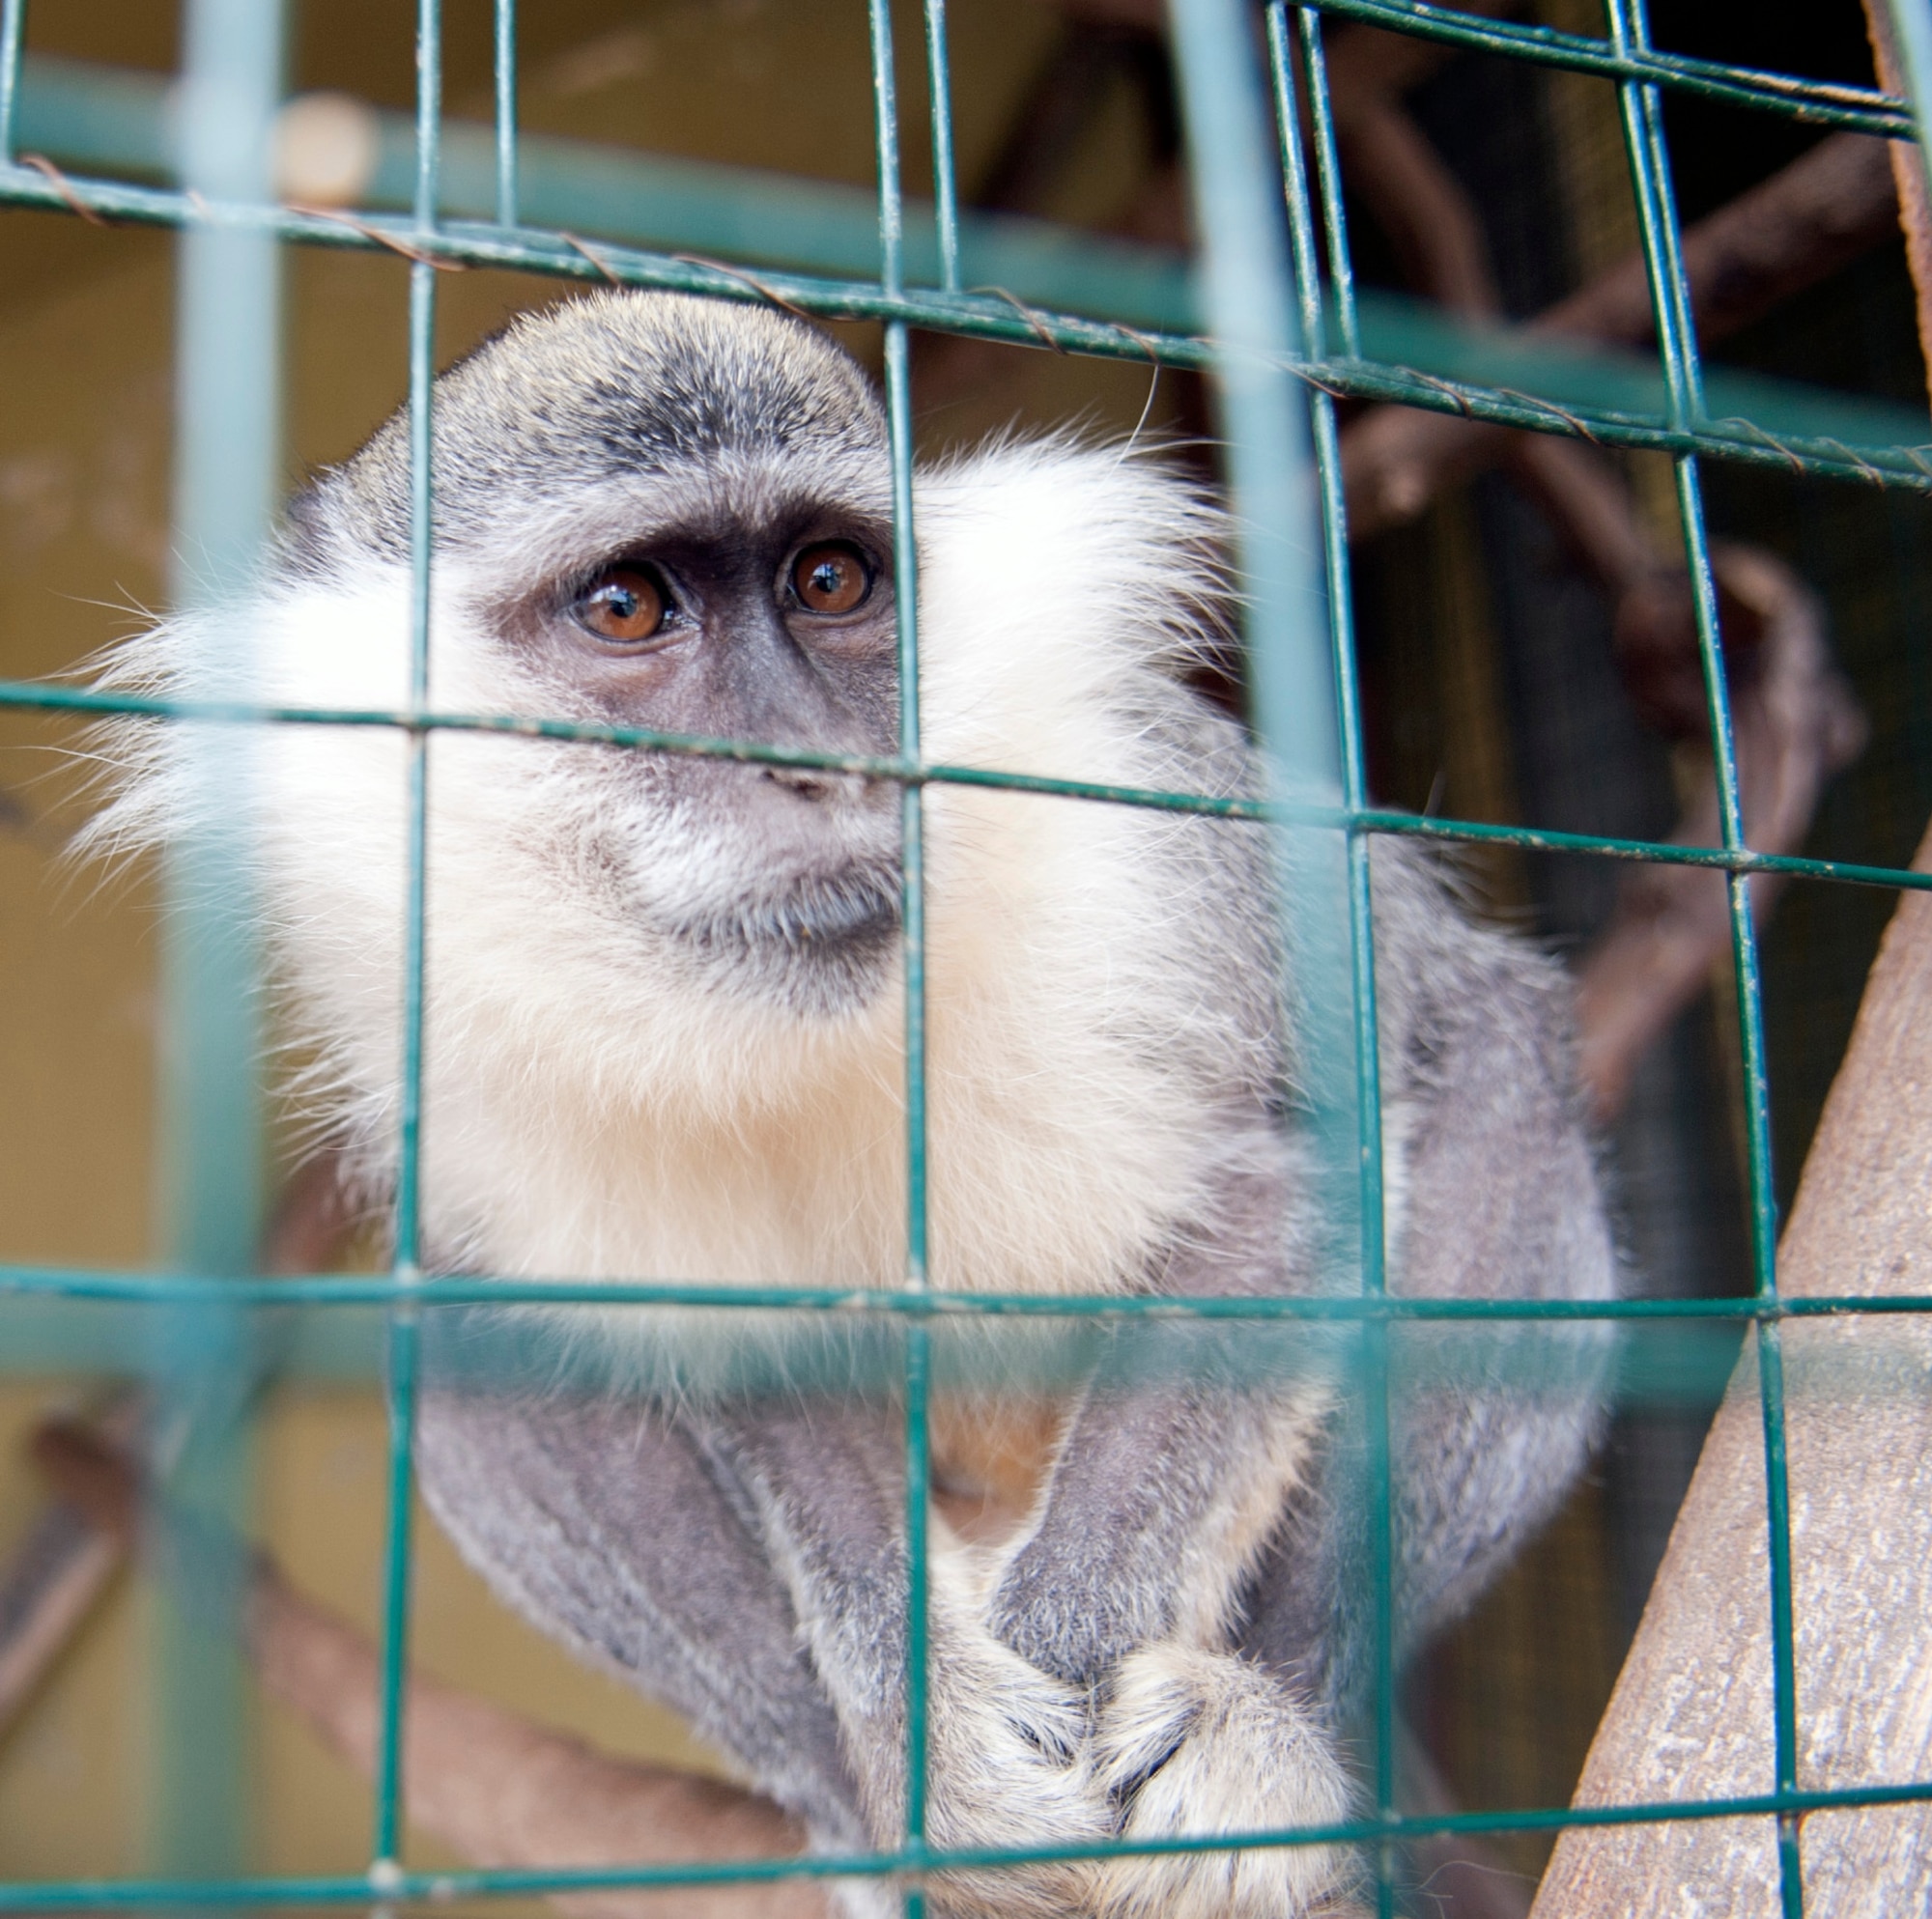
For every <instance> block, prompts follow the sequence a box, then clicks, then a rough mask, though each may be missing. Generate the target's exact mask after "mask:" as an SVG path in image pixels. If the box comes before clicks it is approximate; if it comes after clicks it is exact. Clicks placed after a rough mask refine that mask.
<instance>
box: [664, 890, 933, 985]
mask: <svg viewBox="0 0 1932 1919" xmlns="http://www.w3.org/2000/svg"><path fill="white" fill-rule="evenodd" d="M899 887H900V880H899V873H898V868H897V867H896V866H881V867H870V866H855V867H849V868H847V869H845V870H844V871H842V872H839V873H837V874H833V875H829V876H828V875H823V874H805V875H801V876H799V877H797V878H795V879H792V880H789V881H787V882H785V883H783V884H782V885H780V886H778V887H774V888H770V889H766V890H763V891H761V892H758V893H756V894H754V895H753V896H751V897H750V898H746V899H743V900H740V901H736V902H734V903H733V904H732V905H731V906H730V907H728V908H726V909H725V910H724V911H722V912H717V913H710V914H705V915H701V916H696V917H690V918H686V919H682V920H680V921H679V922H678V924H677V926H676V928H675V931H676V932H677V935H678V937H679V938H680V939H681V940H682V941H684V942H685V944H686V945H689V946H690V947H692V948H693V949H695V950H696V952H697V953H699V954H700V955H702V956H703V957H704V958H705V959H706V960H707V961H709V962H712V963H714V964H718V963H723V964H724V965H725V966H726V967H728V968H730V969H731V971H732V972H733V973H734V974H738V975H740V976H741V978H745V983H749V984H752V985H753V986H754V987H755V988H757V989H758V990H760V991H761V992H765V993H773V992H776V994H777V995H778V997H781V998H783V999H786V1000H789V1001H794V1002H802V1003H805V1004H809V1005H810V1006H811V1007H812V1008H814V1009H816V1010H820V1011H842V1010H847V1009H849V1008H850V1007H851V1006H853V1005H855V1004H857V1003H859V1002H861V1001H862V1000H864V999H865V998H867V996H868V994H869V992H870V990H871V988H872V987H873V986H874V985H876V983H877V981H878V978H879V976H880V974H881V973H882V971H883V968H884V966H885V963H886V961H887V960H888V959H889V958H890V957H891V954H892V951H893V947H894V945H895V943H896V941H897V938H898V930H899ZM747 976H748V977H747Z"/></svg>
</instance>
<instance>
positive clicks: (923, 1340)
mask: <svg viewBox="0 0 1932 1919" xmlns="http://www.w3.org/2000/svg"><path fill="white" fill-rule="evenodd" d="M869 9H870V22H871V39H872V100H873V110H874V131H875V136H876V140H877V147H878V168H879V262H880V281H881V284H882V286H883V287H884V289H885V291H886V292H887V293H888V294H899V293H903V292H904V291H905V277H904V275H905V264H904V230H905V205H904V194H903V187H902V184H901V182H900V177H899V132H898V88H897V83H896V76H895V69H894V62H893V18H892V6H891V0H869ZM936 138H937V118H936V117H935V139H936ZM943 243H944V242H943V240H942V244H943ZM954 243H955V248H956V237H955V242H954ZM955 270H956V269H955ZM908 360H909V353H908V345H907V339H906V327H905V323H904V322H903V321H901V320H891V321H888V322H887V323H886V421H887V432H888V436H889V439H890V445H891V452H892V466H893V573H894V579H895V589H896V599H895V604H896V607H897V614H898V641H899V751H900V753H901V755H902V756H903V757H904V758H906V759H908V760H917V759H918V758H919V756H920V731H919V547H918V542H917V540H916V538H915V535H914V528H913V496H912V465H913V445H912V389H911V374H910V368H909V364H908ZM899 821H900V835H901V839H900V901H901V905H900V912H901V939H900V945H901V951H902V953H903V964H904V967H905V1144H906V1258H905V1285H906V1287H907V1289H908V1290H909V1291H913V1292H923V1291H924V1290H925V1286H926V1279H927V1248H926V1165H925V878H924V833H923V828H924V806H923V788H922V787H920V786H917V785H908V786H905V787H903V788H901V789H900V795H899ZM905 1340H906V1386H905V1393H906V1397H905V1449H906V1484H905V1501H906V1504H905V1530H906V1797H905V1849H906V1851H907V1853H908V1854H909V1855H910V1856H911V1857H912V1858H913V1859H914V1860H917V1859H919V1857H920V1856H921V1855H922V1854H923V1851H924V1848H925V1789H926V1614H927V1565H926V1554H927V1550H928V1541H927V1538H926V1496H927V1482H928V1480H929V1477H930V1473H929V1458H930V1452H931V1442H930V1420H929V1413H930V1407H929V1404H928V1395H929V1390H930V1380H931V1353H930V1334H929V1333H928V1332H927V1329H926V1326H925V1323H924V1321H923V1320H917V1319H916V1320H913V1321H912V1322H911V1323H910V1324H909V1325H908V1326H907V1328H906V1334H905ZM924 1909H925V1895H924V1892H923V1887H920V1886H917V1885H915V1886H912V1887H908V1889H907V1891H906V1893H905V1911H906V1914H907V1919H920V1915H921V1914H923V1911H924Z"/></svg>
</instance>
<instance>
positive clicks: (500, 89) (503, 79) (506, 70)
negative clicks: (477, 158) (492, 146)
mask: <svg viewBox="0 0 1932 1919" xmlns="http://www.w3.org/2000/svg"><path fill="white" fill-rule="evenodd" d="M516 224H517V0H497V225H498V226H499V227H513V226H515V225H516Z"/></svg>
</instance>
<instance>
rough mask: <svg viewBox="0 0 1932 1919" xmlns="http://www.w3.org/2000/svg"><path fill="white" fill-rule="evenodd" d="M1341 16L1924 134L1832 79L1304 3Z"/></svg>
mask: <svg viewBox="0 0 1932 1919" xmlns="http://www.w3.org/2000/svg"><path fill="white" fill-rule="evenodd" d="M1299 4H1304V5H1307V6H1310V7H1313V8H1314V9H1316V11H1318V12H1319V13H1323V14H1334V15H1335V16H1336V17H1337V18H1338V19H1349V20H1359V21H1362V22H1363V23H1364V24H1366V25H1372V26H1378V27H1385V28H1387V29H1388V30H1389V31H1390V32H1392V33H1400V34H1406V35H1408V36H1409V37H1410V38H1411V39H1415V40H1433V41H1436V42H1441V43H1443V44H1446V45H1450V46H1461V47H1466V48H1467V49H1469V50H1470V51H1471V52H1476V53H1495V54H1501V55H1503V56H1504V57H1505V58H1509V59H1516V60H1522V61H1527V62H1529V63H1530V64H1532V65H1535V66H1539V67H1561V68H1564V69H1566V70H1568V71H1571V72H1575V73H1596V74H1601V75H1603V76H1604V77H1605V79H1614V80H1640V81H1645V82H1647V83H1649V84H1650V85H1653V86H1659V87H1665V88H1668V89H1670V90H1672V91H1673V92H1677V93H1688V94H1696V95H1701V96H1702V97H1703V98H1705V99H1721V100H1726V101H1728V102H1730V103H1731V104H1733V105H1736V106H1747V107H1756V108H1759V109H1761V110H1763V111H1765V112H1768V113H1776V114H1779V115H1782V116H1783V117H1785V118H1787V119H1791V120H1802V121H1804V122H1806V123H1808V124H1810V125H1813V126H1821V127H1848V128H1850V129H1851V130H1853V131H1855V132H1859V133H1870V134H1873V135H1875V136H1876V137H1878V138H1879V139H1882V140H1911V141H1914V142H1917V140H1918V123H1917V122H1916V120H1915V119H1914V118H1913V113H1912V105H1911V102H1910V101H1909V100H1903V99H1898V98H1897V96H1896V95H1893V94H1888V93H1882V92H1880V91H1879V90H1878V89H1877V88H1875V87H1857V86H1847V85H1844V84H1842V83H1840V82H1838V81H1833V80H1803V79H1799V78H1798V77H1797V76H1796V75H1794V74H1790V73H1775V72H1769V71H1765V70H1764V69H1763V68H1758V67H1733V66H1730V65H1728V64H1726V63H1725V62H1723V61H1719V60H1698V59H1694V58H1692V57H1691V56H1690V55H1688V54H1683V53H1661V52H1658V51H1657V50H1656V49H1654V48H1646V49H1644V50H1643V51H1640V52H1639V51H1637V50H1635V49H1633V50H1632V51H1631V52H1629V53H1618V52H1617V51H1615V50H1614V49H1613V48H1612V47H1611V46H1610V44H1609V42H1607V41H1602V40H1594V39H1592V38H1590V37H1589V36H1588V35H1585V34H1573V33H1565V32H1563V31H1562V30H1561V29H1560V28H1556V27H1541V26H1526V25H1520V24H1519V23H1518V22H1516V21H1513V20H1495V19H1489V18H1485V17H1484V16H1483V15H1481V14H1463V13H1458V12H1456V11H1455V10H1453V9H1451V8H1448V7H1435V6H1430V5H1428V4H1426V0H1299Z"/></svg>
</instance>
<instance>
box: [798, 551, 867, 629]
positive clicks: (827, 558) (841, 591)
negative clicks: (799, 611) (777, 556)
mask: <svg viewBox="0 0 1932 1919" xmlns="http://www.w3.org/2000/svg"><path fill="white" fill-rule="evenodd" d="M791 590H792V592H793V593H794V594H795V595H796V596H797V599H798V604H799V605H800V606H801V607H804V608H805V609H806V611H807V612H810V613H849V612H851V611H852V609H853V608H854V607H859V606H863V605H864V604H865V602H866V599H867V596H868V595H869V594H870V593H871V590H872V569H871V567H870V565H869V564H868V563H867V559H866V556H865V554H864V553H862V552H861V551H860V550H858V548H857V547H855V546H852V545H850V544H849V543H848V542H846V541H844V540H825V541H821V542H820V544H819V545H817V546H815V547H808V548H806V550H804V552H802V553H800V554H799V556H798V557H797V559H795V560H793V561H792V563H791Z"/></svg>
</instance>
